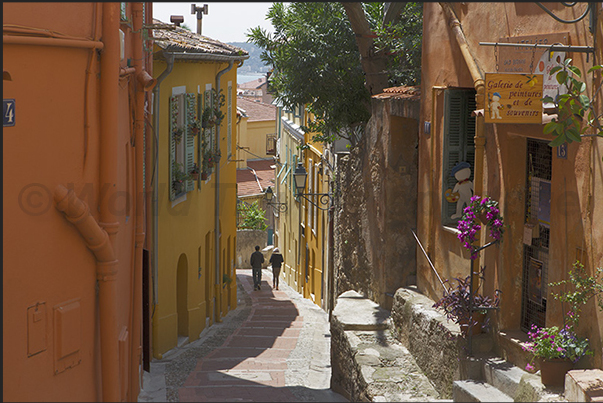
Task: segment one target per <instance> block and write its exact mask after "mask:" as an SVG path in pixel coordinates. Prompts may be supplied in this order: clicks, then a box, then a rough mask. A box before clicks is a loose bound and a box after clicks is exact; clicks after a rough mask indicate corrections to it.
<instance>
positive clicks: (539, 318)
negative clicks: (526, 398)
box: [521, 139, 552, 332]
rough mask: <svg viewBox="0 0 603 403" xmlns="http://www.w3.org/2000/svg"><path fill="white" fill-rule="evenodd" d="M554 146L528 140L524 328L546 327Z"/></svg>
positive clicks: (524, 254) (522, 313)
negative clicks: (528, 232)
mask: <svg viewBox="0 0 603 403" xmlns="http://www.w3.org/2000/svg"><path fill="white" fill-rule="evenodd" d="M551 173H552V148H551V147H549V145H548V142H546V141H541V140H534V139H527V161H526V179H527V180H526V209H525V226H526V231H531V234H532V236H531V240H530V239H529V237H525V236H524V245H523V279H522V280H523V281H522V310H521V330H523V331H525V332H528V331H530V328H531V326H532V324H534V325H536V326H538V327H544V326H546V324H545V319H546V304H547V291H548V287H547V284H548V270H549V240H550V233H551V225H550V213H551Z"/></svg>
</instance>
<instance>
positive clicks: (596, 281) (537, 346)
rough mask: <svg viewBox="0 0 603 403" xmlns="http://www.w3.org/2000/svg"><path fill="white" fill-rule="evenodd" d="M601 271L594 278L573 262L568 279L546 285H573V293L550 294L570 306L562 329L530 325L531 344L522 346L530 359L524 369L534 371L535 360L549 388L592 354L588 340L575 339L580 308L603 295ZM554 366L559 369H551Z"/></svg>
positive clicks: (601, 305) (561, 380) (558, 384)
mask: <svg viewBox="0 0 603 403" xmlns="http://www.w3.org/2000/svg"><path fill="white" fill-rule="evenodd" d="M601 272H603V269H601V268H598V269H597V275H596V276H588V275H587V274H586V271H585V269H584V266H583V265H582V264H581V263H580V262H578V261H576V262H575V263H574V265H573V270H570V271H569V280H562V281H559V282H553V283H549V286H550V287H555V286H561V285H568V284H571V285H572V286H573V288H574V289H573V291H572V290H569V291H564V292H562V293H551V294H552V296H553V298H555V299H556V300H560V301H562V302H567V303H569V305H570V310H569V311H568V312H567V313H566V314H565V316H564V322H565V325H564V326H563V327H561V328H560V327H558V326H551V327H542V328H539V327H537V326H535V325H532V328H531V330H532V331H531V332H528V337H529V339H530V341H529V342H528V343H526V345H525V346H524V347H523V349H524V350H525V351H528V352H530V353H531V354H532V360H531V361H530V363H528V365H527V366H526V370H527V371H530V372H532V371H534V370H535V369H536V368H535V366H534V360H537V361H538V363H539V365H540V374H541V378H542V383H543V384H545V385H550V386H562V385H563V382H564V379H565V373H566V372H567V371H569V370H571V369H572V368H573V367H574V365H575V364H576V363H577V362H578V361H579V360H580V359H581V358H582V357H584V356H588V355H592V354H593V351H592V350H591V349H590V347H589V340H588V338H585V337H578V336H577V333H576V329H577V327H578V323H579V321H580V314H581V311H582V305H584V304H586V303H587V302H588V301H589V300H590V299H591V298H593V297H595V296H598V297H601V295H603V281H602V280H601V279H600V278H599V274H601ZM599 308H600V309H601V310H603V301H602V300H601V298H599ZM552 365H557V366H559V367H560V368H552V367H551V366H552Z"/></svg>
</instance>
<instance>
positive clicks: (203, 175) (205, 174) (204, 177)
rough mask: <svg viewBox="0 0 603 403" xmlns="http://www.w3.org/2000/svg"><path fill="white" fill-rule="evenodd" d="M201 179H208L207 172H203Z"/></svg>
mask: <svg viewBox="0 0 603 403" xmlns="http://www.w3.org/2000/svg"><path fill="white" fill-rule="evenodd" d="M201 179H203V180H206V179H207V172H201Z"/></svg>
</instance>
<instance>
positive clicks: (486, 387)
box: [452, 380, 513, 402]
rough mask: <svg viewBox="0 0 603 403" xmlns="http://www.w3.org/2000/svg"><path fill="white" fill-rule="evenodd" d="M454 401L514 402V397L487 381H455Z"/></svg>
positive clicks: (453, 387) (453, 388)
mask: <svg viewBox="0 0 603 403" xmlns="http://www.w3.org/2000/svg"><path fill="white" fill-rule="evenodd" d="M452 400H453V401H454V402H512V401H513V398H512V397H510V396H509V395H507V394H506V393H503V392H501V391H500V390H498V389H497V388H495V387H494V386H492V385H490V384H488V383H486V382H485V381H474V380H464V381H454V382H453V384H452Z"/></svg>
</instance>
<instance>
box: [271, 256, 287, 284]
mask: <svg viewBox="0 0 603 403" xmlns="http://www.w3.org/2000/svg"><path fill="white" fill-rule="evenodd" d="M283 261H284V259H283V255H281V252H280V251H279V250H278V248H274V251H273V252H272V256H270V264H271V265H272V288H275V289H277V290H278V277H279V275H280V274H281V266H282V264H283Z"/></svg>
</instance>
